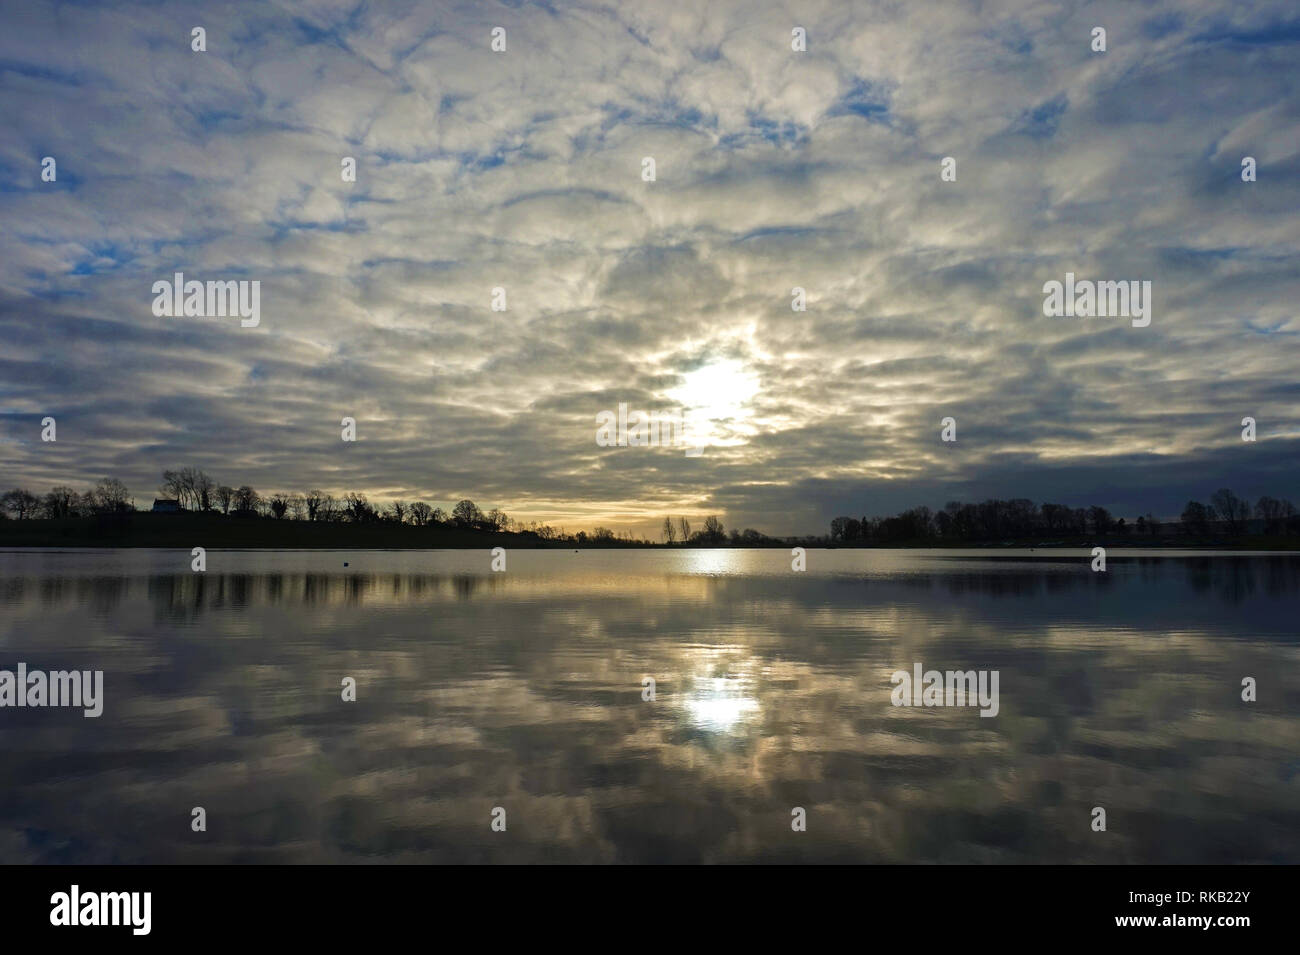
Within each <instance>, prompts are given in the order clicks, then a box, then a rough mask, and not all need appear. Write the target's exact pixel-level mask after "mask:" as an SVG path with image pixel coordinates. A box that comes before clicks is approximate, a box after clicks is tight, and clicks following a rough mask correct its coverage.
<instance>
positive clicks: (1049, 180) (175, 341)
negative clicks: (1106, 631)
mask: <svg viewBox="0 0 1300 955" xmlns="http://www.w3.org/2000/svg"><path fill="white" fill-rule="evenodd" d="M295 9H296V10H297V12H292V13H291V12H289V11H287V10H285V9H282V8H280V7H278V6H275V5H264V6H258V7H253V8H244V7H239V8H233V7H232V8H222V7H211V6H210V5H198V4H194V5H188V6H187V5H183V4H182V5H171V4H169V5H168V6H167V7H166V9H160V8H158V7H156V6H154V5H145V4H140V5H135V6H130V5H128V6H119V7H115V8H114V9H113V10H112V11H111V12H110V11H107V10H99V9H96V8H93V7H80V6H76V7H74V6H67V5H60V4H41V3H33V4H28V5H25V6H24V8H23V9H22V10H21V11H18V12H16V13H14V14H12V15H11V16H10V17H9V18H8V20H7V24H6V30H5V31H4V33H3V35H0V112H2V113H3V115H4V119H5V128H6V130H7V131H8V132H9V135H8V136H7V137H6V140H5V142H4V143H3V144H0V222H3V223H4V226H5V228H4V229H3V230H0V340H2V341H3V342H4V350H3V355H2V356H0V446H2V447H3V451H4V453H3V456H0V483H4V484H5V485H6V486H8V485H32V486H35V487H44V486H47V485H50V484H54V483H73V484H76V483H82V484H88V483H90V482H92V481H94V480H95V479H97V478H98V477H100V476H102V475H103V474H105V473H112V474H115V475H117V476H120V477H122V478H123V479H124V480H126V481H127V483H128V484H129V485H130V486H131V487H132V489H133V490H134V491H135V492H136V494H137V497H138V498H139V499H147V498H149V497H150V496H151V495H152V492H153V488H154V486H155V484H156V483H157V480H158V474H159V472H160V471H161V470H162V469H163V468H165V467H177V466H182V465H187V464H190V465H196V466H200V467H203V468H205V469H207V470H208V471H209V472H210V473H212V474H214V475H215V476H216V477H217V478H218V479H219V480H222V481H224V482H227V483H250V484H252V485H254V486H256V487H258V488H259V489H260V490H263V491H273V490H280V489H285V490H292V489H305V488H308V487H318V486H323V487H327V488H331V489H333V490H335V491H345V490H350V489H361V490H364V491H366V492H368V493H369V494H371V496H372V497H377V498H381V499H382V498H394V497H402V498H416V497H419V498H423V499H426V500H430V501H432V502H434V503H437V504H442V505H443V506H448V505H449V504H450V503H452V502H454V501H455V500H457V499H459V498H460V497H462V496H472V497H474V498H476V499H477V500H479V503H480V504H481V505H483V506H491V505H497V504H499V505H502V506H504V507H506V508H507V509H508V510H510V511H511V512H512V513H515V514H517V515H518V516H521V517H523V518H525V519H543V520H549V521H554V522H557V523H563V524H567V525H568V526H569V527H570V528H571V529H575V528H576V527H579V526H590V525H591V524H594V523H598V522H600V523H606V524H615V523H620V522H622V523H624V524H626V526H629V527H631V528H634V529H636V530H639V531H642V532H645V533H654V532H655V524H656V523H657V521H656V518H657V517H658V516H660V515H662V514H663V513H686V514H690V515H700V514H705V513H712V512H718V513H722V514H724V515H725V518H726V520H727V523H728V525H729V526H732V525H736V526H755V527H758V528H761V529H763V530H766V531H768V532H772V533H795V532H807V531H814V530H820V529H821V528H822V527H823V525H824V522H825V521H826V520H827V519H828V518H829V517H831V516H834V515H835V514H839V513H847V514H854V515H860V514H862V513H866V514H874V513H885V512H889V511H891V510H895V509H897V508H899V507H904V506H909V505H912V504H919V503H925V504H929V505H931V506H937V505H940V504H942V503H943V501H944V500H947V499H949V498H950V497H962V496H966V497H969V496H980V495H997V496H1005V497H1010V496H1025V497H1030V498H1034V499H1046V498H1053V499H1058V500H1062V501H1063V502H1065V503H1071V504H1085V503H1101V504H1104V505H1106V506H1108V507H1110V508H1111V509H1112V510H1115V511H1117V512H1118V513H1124V512H1126V511H1131V512H1133V513H1137V512H1145V511H1147V510H1153V511H1155V512H1156V513H1157V514H1159V515H1166V514H1170V513H1174V512H1176V511H1177V510H1179V509H1181V506H1182V503H1183V502H1184V501H1185V500H1186V498H1187V497H1189V496H1205V495H1207V494H1208V493H1209V492H1210V491H1212V490H1213V489H1214V488H1215V487H1218V486H1220V485H1224V484H1226V485H1230V486H1233V487H1234V488H1237V489H1238V490H1239V491H1242V492H1246V493H1271V494H1274V495H1282V496H1295V495H1297V493H1300V489H1297V487H1296V484H1295V477H1294V475H1295V474H1296V473H1297V471H1296V469H1295V467H1294V464H1295V447H1294V444H1295V442H1294V441H1292V440H1289V439H1288V438H1287V437H1286V434H1285V433H1286V432H1290V431H1293V430H1294V429H1295V428H1296V427H1297V422H1300V400H1298V399H1300V395H1298V394H1297V386H1296V385H1295V384H1294V380H1295V358H1294V356H1295V349H1296V347H1297V336H1300V324H1298V322H1297V319H1296V317H1295V312H1294V307H1293V303H1294V302H1295V301H1297V300H1298V299H1300V294H1298V293H1300V278H1298V276H1297V273H1296V270H1295V267H1294V262H1295V261H1296V253H1297V248H1296V246H1297V239H1298V238H1300V227H1298V226H1297V224H1296V220H1295V216H1294V209H1295V208H1296V207H1297V200H1300V158H1298V157H1300V122H1298V121H1297V120H1298V119H1300V100H1298V99H1297V96H1296V92H1295V90H1296V89H1297V83H1296V81H1297V79H1298V78H1300V77H1298V72H1300V61H1297V59H1296V57H1295V45H1296V42H1297V36H1300V21H1297V20H1296V19H1295V16H1294V12H1293V11H1292V10H1291V9H1290V7H1289V6H1288V5H1287V4H1285V3H1282V2H1275V3H1261V4H1255V5H1251V6H1249V7H1242V8H1232V9H1230V10H1229V11H1228V12H1226V13H1225V12H1224V10H1223V8H1222V4H1210V3H1208V2H1195V3H1190V4H1189V3H1178V4H1173V3H1156V4H1147V5H1144V6H1143V7H1141V8H1140V9H1131V10H1130V9H1127V8H1124V7H1110V6H1105V5H1094V6H1085V7H1081V8H1075V9H1074V10H1073V11H1072V12H1071V13H1070V14H1069V15H1068V16H1064V17H1062V16H1060V15H1059V12H1057V11H1055V10H1054V9H1049V8H1048V7H1047V6H1044V5H1039V4H1036V3H1032V2H1028V0H1022V2H1010V0H1006V2H994V3H986V4H983V5H980V6H979V7H970V8H954V7H953V6H952V5H950V4H940V3H914V4H906V5H902V6H893V7H876V8H858V7H854V8H849V7H846V6H845V5H843V4H835V3H830V2H826V3H814V4H805V5H802V6H801V8H800V10H799V11H798V12H797V13H795V14H791V13H790V12H789V11H787V10H786V9H785V8H784V7H782V6H780V5H776V4H768V5H765V4H754V3H745V4H741V3H738V2H736V3H720V4H710V5H709V7H708V10H707V12H706V11H704V10H703V9H701V8H699V6H698V5H692V4H687V3H667V4H653V5H650V6H644V5H637V4H630V3H586V4H575V5H564V6H555V7H548V6H544V5H543V6H531V5H528V6H512V5H498V4H480V3H464V4H450V5H448V4H436V5H423V4H405V5H392V4H385V5H368V4H350V3H320V4H310V5H306V6H303V7H302V8H301V9H298V8H295ZM196 25H204V26H205V27H206V29H207V33H208V51H207V52H206V53H195V52H193V51H191V49H190V30H191V28H192V27H193V26H196ZM1096 25H1104V26H1105V27H1106V29H1107V36H1108V47H1109V48H1108V50H1107V52H1106V53H1104V54H1095V53H1093V52H1092V51H1091V50H1090V48H1089V44H1090V31H1091V28H1092V27H1093V26H1096ZM494 26H504V27H505V28H506V29H507V36H508V50H507V52H506V53H502V54H497V53H493V52H492V51H491V50H490V48H489V39H490V31H491V29H492V27H494ZM794 26H803V27H804V28H805V29H806V30H807V35H808V44H809V46H808V52H806V53H802V54H800V53H794V52H792V51H791V49H790V31H791V28H792V27H794ZM1245 155H1251V156H1254V157H1255V158H1256V159H1257V161H1258V164H1259V180H1258V181H1257V182H1255V183H1249V184H1247V183H1242V182H1241V180H1240V161H1241V158H1242V157H1243V156H1245ZM44 156H54V157H55V158H56V160H57V162H58V180H57V182H54V183H45V182H42V181H41V179H40V161H41V158H42V157H44ZM345 156H352V157H355V159H356V161H357V181H356V182H355V183H346V182H344V181H342V178H341V176H340V162H341V160H342V158H343V157H345ZM645 156H652V157H654V159H655V161H656V173H657V176H656V181H654V182H645V181H643V180H642V178H641V168H642V167H641V161H642V158H643V157H645ZM945 156H952V157H954V158H955V159H956V160H957V168H958V177H957V181H956V182H942V181H940V178H939V161H940V159H941V158H942V157H945ZM175 271H184V272H185V273H186V275H187V276H188V277H193V278H199V279H209V278H220V279H238V278H248V279H258V280H260V281H261V282H262V283H263V292H262V314H263V319H262V324H261V325H260V326H259V327H258V328H256V329H242V328H240V327H239V325H238V322H237V321H223V320H220V319H162V318H155V317H154V316H153V315H152V314H151V312H150V308H149V305H150V302H151V300H152V295H151V294H150V287H151V285H152V283H153V282H154V281H155V280H157V279H159V278H169V277H170V276H171V274H172V273H173V272H175ZM1067 271H1072V272H1074V273H1076V274H1077V275H1078V276H1079V277H1081V278H1107V279H1142V280H1150V281H1152V283H1153V286H1154V290H1155V313H1154V318H1153V320H1152V323H1151V326H1150V327H1149V328H1145V329H1134V328H1131V327H1129V326H1128V323H1127V322H1126V321H1124V320H1112V319H1103V318H1094V319H1049V318H1045V317H1044V316H1043V314H1042V308H1041V306H1042V293H1041V287H1042V285H1043V283H1044V282H1046V281H1050V280H1060V279H1062V278H1063V276H1064V274H1065V273H1066V272H1067ZM497 286H501V287H504V288H505V289H506V290H507V294H508V302H509V309H508V310H507V311H504V312H497V311H493V310H492V308H491V295H492V289H493V288H494V287H497ZM795 286H799V287H802V288H804V289H806V292H807V301H808V308H807V311H806V312H793V311H791V308H790V302H791V290H792V289H793V288H794V287H795ZM731 362H739V363H740V364H741V365H742V366H743V367H744V368H745V369H747V370H748V371H749V372H750V373H751V374H752V375H753V376H754V377H755V378H756V379H757V382H758V389H757V391H756V393H755V394H754V396H753V397H752V398H751V399H750V400H749V401H748V402H747V403H746V406H745V409H744V419H743V421H732V422H730V423H726V424H724V425H721V426H720V427H723V428H725V429H727V430H729V431H731V432H733V433H735V434H737V435H740V436H741V437H740V439H739V440H740V441H741V443H739V444H737V445H734V446H729V447H725V448H711V449H710V450H709V451H708V452H707V453H706V454H705V455H703V456H702V457H700V458H686V457H685V456H684V455H682V454H681V453H679V452H677V451H673V450H654V451H652V450H640V449H602V448H598V447H596V445H595V443H594V434H595V420H596V415H597V413H598V412H599V411H601V410H604V409H607V408H614V407H616V405H617V403H618V402H620V401H626V402H628V403H629V404H630V405H631V406H633V407H644V408H646V409H660V408H667V407H669V406H670V404H671V402H670V399H669V397H668V396H669V395H670V394H671V393H673V392H674V389H676V388H678V387H680V386H681V384H682V383H683V381H684V380H685V379H684V376H685V375H687V374H689V373H692V372H695V371H696V370H697V369H699V368H701V367H704V368H708V367H713V366H715V365H716V366H717V367H720V368H722V367H730V365H729V363H731ZM47 414H53V415H55V416H56V417H57V418H58V420H59V441H58V443H57V444H54V445H51V444H43V443H42V442H40V440H39V421H40V418H41V417H43V416H44V415H47ZM344 415H351V416H354V417H356V418H357V420H358V431H359V438H360V440H359V441H358V442H357V443H356V444H355V445H346V444H344V443H343V442H341V441H340V440H339V425H338V423H339V420H340V418H341V417H343V416H344ZM945 415H952V416H954V417H955V418H956V419H957V421H958V428H959V438H958V443H957V444H956V445H952V446H949V445H943V444H942V443H941V442H940V441H939V420H940V418H942V417H943V416H945ZM1245 415H1251V416H1254V417H1256V418H1257V419H1258V421H1259V422H1260V428H1261V435H1262V436H1263V437H1261V440H1260V441H1258V442H1257V443H1255V444H1253V445H1252V444H1244V443H1243V442H1241V440H1240V425H1239V422H1240V419H1241V418H1242V417H1243V416H1245Z"/></svg>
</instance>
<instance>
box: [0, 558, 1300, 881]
mask: <svg viewBox="0 0 1300 955" xmlns="http://www.w3.org/2000/svg"><path fill="white" fill-rule="evenodd" d="M207 559H208V564H207V568H208V569H207V572H206V573H204V574H196V573H192V572H191V571H190V560H191V558H190V556H189V553H188V551H171V550H119V551H103V550H101V551H7V552H0V669H10V670H12V669H14V668H15V666H16V664H17V662H18V661H23V662H25V663H27V665H28V667H29V668H31V669H36V668H39V669H45V670H55V669H73V668H75V669H101V670H103V671H104V682H105V697H106V701H105V705H104V714H103V716H101V717H100V718H99V719H86V718H84V717H83V716H82V714H81V711H80V710H58V709H40V710H33V709H10V708H5V709H0V754H3V760H2V762H0V784H2V785H0V861H2V862H6V863H16V862H78V863H106V862H107V863H113V862H128V863H137V862H180V863H226V862H242V863H247V862H539V861H546V862H759V861H834V862H871V863H903V862H924V863H936V862H938V863H953V862H1015V863H1045V862H1069V863H1104V862H1120V863H1156V862H1161V863H1168V862H1172V863H1224V862H1226V863H1234V862H1288V863H1296V862H1300V798H1298V797H1300V676H1298V673H1300V670H1298V668H1297V662H1298V656H1300V654H1298V653H1297V649H1298V647H1300V640H1298V638H1297V633H1298V630H1297V621H1298V620H1300V558H1297V557H1285V556H1272V557H1269V556H1260V555H1236V554H1234V555H1209V554H1205V553H1195V554H1188V555H1181V556H1179V555H1173V554H1170V553H1169V552H1160V553H1158V554H1146V553H1144V552H1141V551H1128V552H1124V551H1111V553H1110V559H1109V562H1108V570H1107V572H1106V573H1104V574H1096V573H1093V572H1092V571H1091V570H1090V567H1089V563H1090V561H1089V557H1088V555H1087V554H1086V553H1084V552H1081V551H1080V552H1053V553H1044V552H1042V551H1039V552H1035V553H1028V552H1023V551H996V552H989V551H974V552H971V551H950V552H944V551H899V550H888V551H868V550H835V551H816V550H812V551H809V552H808V557H807V559H808V569H807V571H806V572H804V573H795V572H792V571H791V567H790V564H791V558H790V554H789V552H788V551H782V550H715V551H705V550H697V551H682V550H673V551H667V550H651V551H622V550H584V551H581V552H576V553H575V552H573V551H571V550H570V551H563V550H561V551H511V552H510V553H509V554H508V565H507V570H506V572H505V573H493V572H491V570H490V562H491V558H490V556H489V555H488V553H487V552H486V551H353V552H341V551H279V552H266V551H209V552H208V558H207ZM345 561H346V562H347V564H348V566H346V567H345V566H344V562H345ZM916 662H920V663H921V664H923V666H924V667H925V668H926V669H939V670H947V669H961V670H970V669H976V670H979V669H989V670H997V671H998V672H999V674H1000V684H999V686H1000V700H999V704H1000V708H999V713H998V715H997V716H996V717H994V718H983V717H981V716H980V715H979V710H978V709H975V708H970V707H943V708H913V707H895V706H893V705H892V704H891V701H890V692H891V690H892V689H893V686H892V684H891V683H890V674H891V673H893V672H894V671H895V670H900V669H902V670H911V668H912V666H913V664H914V663H916ZM1246 676H1251V677H1254V678H1256V679H1257V680H1258V687H1259V689H1258V692H1259V699H1258V701H1257V702H1255V703H1246V702H1243V701H1242V700H1241V680H1242V678H1243V677H1246ZM345 677H352V678H354V679H355V680H356V681H357V693H358V698H357V701H356V702H353V703H349V702H344V701H343V700H342V699H341V681H342V680H343V678H345ZM647 677H650V678H653V679H654V680H655V683H656V687H655V690H656V693H655V696H656V699H655V700H654V701H653V702H647V701H644V700H643V699H642V695H643V680H644V679H645V678H647ZM196 806H202V807H203V808H204V809H205V810H206V812H207V831H206V832H202V833H196V832H193V831H191V827H190V820H191V809H192V808H193V807H196ZM1095 806H1102V807H1104V808H1105V809H1106V813H1107V831H1106V832H1104V833H1102V832H1094V831H1093V830H1092V828H1091V825H1090V823H1091V819H1092V809H1093V807H1095ZM494 807H502V808H504V809H505V810H506V820H507V828H506V831H505V832H493V831H492V830H491V828H490V825H489V824H490V822H491V818H492V811H493V809H494ZM794 807H802V808H803V809H804V810H805V811H806V813H807V831H805V832H793V831H792V830H791V825H790V822H791V810H792V809H793V808H794Z"/></svg>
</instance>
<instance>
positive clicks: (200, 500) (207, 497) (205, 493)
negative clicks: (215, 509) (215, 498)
mask: <svg viewBox="0 0 1300 955" xmlns="http://www.w3.org/2000/svg"><path fill="white" fill-rule="evenodd" d="M192 482H193V483H192V486H193V489H194V506H195V507H197V508H198V509H199V510H200V511H210V510H212V506H213V502H212V492H213V491H214V490H215V489H216V482H215V481H213V480H212V478H210V477H208V476H207V475H206V474H204V473H203V472H202V471H193V477H192Z"/></svg>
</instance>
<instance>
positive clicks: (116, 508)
mask: <svg viewBox="0 0 1300 955" xmlns="http://www.w3.org/2000/svg"><path fill="white" fill-rule="evenodd" d="M92 493H93V494H94V495H95V510H96V512H98V513H100V514H122V513H124V512H126V511H128V510H130V509H131V492H130V491H128V490H127V487H126V485H125V484H123V483H122V482H121V481H119V480H118V479H117V478H110V477H106V478H100V479H99V483H98V484H96V485H95V490H94V491H93V492H92Z"/></svg>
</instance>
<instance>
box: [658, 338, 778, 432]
mask: <svg viewBox="0 0 1300 955" xmlns="http://www.w3.org/2000/svg"><path fill="white" fill-rule="evenodd" d="M683 378H684V379H685V381H684V382H683V383H682V384H680V385H678V386H677V387H676V388H673V389H671V390H669V391H668V392H667V395H668V397H669V398H671V399H672V400H673V401H675V402H677V403H678V404H680V405H681V406H682V408H683V409H684V410H685V411H686V412H687V413H689V415H690V416H691V420H692V422H693V423H694V424H695V426H696V428H697V429H698V430H699V431H700V432H702V433H703V435H704V436H707V437H708V438H709V440H710V442H711V443H716V444H735V443H738V442H737V441H736V440H733V439H734V438H736V437H737V435H738V434H744V433H746V429H745V428H744V425H745V423H746V422H747V421H748V420H749V417H750V415H751V414H752V409H751V408H750V407H749V400H750V399H751V398H753V397H754V395H755V394H757V393H758V376H757V375H755V374H754V373H753V372H752V371H750V370H749V369H748V368H746V367H745V365H744V364H743V363H742V362H739V361H736V360H735V359H727V360H723V361H715V362H713V363H711V364H708V365H704V366H702V367H700V368H697V369H695V370H694V371H691V372H687V373H686V374H685V375H684V376H683Z"/></svg>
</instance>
